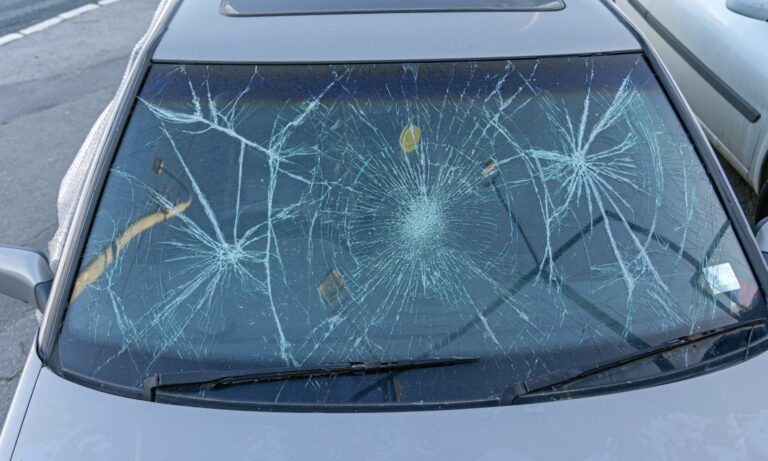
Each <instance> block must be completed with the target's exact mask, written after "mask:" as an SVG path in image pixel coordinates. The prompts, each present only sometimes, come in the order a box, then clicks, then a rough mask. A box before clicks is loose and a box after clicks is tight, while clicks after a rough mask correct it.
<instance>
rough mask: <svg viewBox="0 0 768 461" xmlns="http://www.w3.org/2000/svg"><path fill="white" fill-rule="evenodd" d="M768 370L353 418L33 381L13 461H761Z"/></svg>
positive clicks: (45, 374) (46, 374) (756, 365)
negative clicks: (184, 402) (537, 400)
mask: <svg viewBox="0 0 768 461" xmlns="http://www.w3.org/2000/svg"><path fill="white" fill-rule="evenodd" d="M766 370H768V355H766V354H763V355H760V356H758V357H756V358H754V359H753V360H750V361H748V362H745V363H742V364H740V365H736V366H733V367H730V368H728V369H726V370H722V371H720V372H717V373H710V374H708V375H705V376H701V377H698V378H696V379H690V380H685V381H680V382H677V383H671V384H667V385H664V386H659V387H652V388H647V389H641V390H636V391H629V392H623V393H618V394H610V395H603V396H598V397H592V398H585V399H574V400H565V401H559V402H550V403H541V404H526V405H519V406H505V407H492V408H476V409H464V410H442V411H406V412H384V413H357V414H356V413H277V412H257V411H252V412H249V411H238V410H223V409H206V408H196V407H186V406H177V405H168V404H158V403H152V402H146V401H139V400H135V399H130V398H125V397H119V396H115V395H111V394H107V393H103V392H97V391H94V390H92V389H89V388H86V387H83V386H80V385H78V384H75V383H72V382H69V381H67V380H65V379H63V378H60V377H58V376H57V375H55V374H53V373H52V372H51V371H50V370H48V369H43V371H42V372H41V373H40V378H39V380H38V383H37V386H36V387H35V391H34V395H33V398H32V402H31V404H30V406H29V410H28V411H27V416H26V420H25V422H24V427H23V428H22V432H21V435H20V437H19V441H18V445H17V448H16V451H15V452H14V458H13V459H17V460H26V459H58V460H82V459H157V460H161V459H271V460H278V459H307V458H311V459H317V460H323V459H328V460H335V461H338V460H345V459H361V458H363V459H393V458H394V459H483V460H493V459H499V460H502V459H503V460H508V459H515V460H536V459H543V460H544V459H566V458H567V459H593V460H598V459H599V460H606V459H623V460H630V459H642V460H652V459H723V460H725V459H728V460H733V459H757V458H760V459H763V458H766V457H768V394H766V393H765V386H764V382H765V377H766V375H767V374H768V372H767V371H766ZM725 415H727V416H725ZM547 439H548V440H549V442H546V441H545V440H547Z"/></svg>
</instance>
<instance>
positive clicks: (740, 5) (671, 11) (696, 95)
mask: <svg viewBox="0 0 768 461" xmlns="http://www.w3.org/2000/svg"><path fill="white" fill-rule="evenodd" d="M615 1H616V4H617V5H618V6H619V7H620V8H621V9H622V11H623V12H624V13H626V15H627V17H629V19H630V20H631V21H632V22H633V23H635V24H636V26H637V27H638V29H639V31H640V32H641V33H642V34H644V35H645V36H646V37H647V39H648V40H649V41H650V44H651V45H652V46H653V48H654V49H655V50H656V51H657V52H658V54H659V57H660V58H661V60H662V61H663V62H664V64H665V66H666V67H667V68H668V69H669V71H670V73H671V74H672V77H673V78H674V80H675V82H676V83H677V84H678V85H679V86H680V89H681V90H682V92H683V95H684V96H685V98H686V100H687V101H688V103H689V104H690V105H691V107H692V108H693V112H694V113H695V114H696V116H697V118H698V119H699V122H700V123H701V125H702V126H703V128H704V130H705V132H706V134H707V137H708V138H709V140H710V141H711V142H712V143H713V144H714V145H715V147H716V148H717V150H718V151H719V152H720V153H721V154H722V155H723V157H724V158H725V159H726V160H727V161H728V162H729V163H730V164H731V165H732V166H733V168H734V169H735V170H736V171H737V172H738V173H739V174H740V175H742V176H743V177H744V179H745V180H746V182H747V183H748V184H749V185H750V186H751V187H752V189H754V190H755V191H756V192H757V193H758V199H757V203H756V207H755V208H756V209H755V216H754V219H755V222H758V221H760V220H762V219H763V218H765V217H766V216H768V188H766V187H765V186H766V183H768V162H766V154H768V94H766V91H765V82H766V80H768V59H766V58H768V54H767V53H766V47H765V43H768V27H766V26H765V21H766V20H767V19H768V2H766V1H764V0H704V1H701V0H678V1H674V2H669V1H664V0H615ZM692 24H695V25H696V26H695V27H692V26H691V25H692Z"/></svg>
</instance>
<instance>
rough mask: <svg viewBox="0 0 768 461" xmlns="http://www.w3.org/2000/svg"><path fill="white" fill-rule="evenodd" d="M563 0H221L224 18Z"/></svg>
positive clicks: (525, 7) (503, 6)
mask: <svg viewBox="0 0 768 461" xmlns="http://www.w3.org/2000/svg"><path fill="white" fill-rule="evenodd" d="M562 8H565V4H564V3H563V0H323V1H317V0H223V1H222V4H221V11H222V13H223V14H226V15H228V16H280V15H295V14H343V13H398V12H403V13H408V12H424V11H554V10H560V9H562Z"/></svg>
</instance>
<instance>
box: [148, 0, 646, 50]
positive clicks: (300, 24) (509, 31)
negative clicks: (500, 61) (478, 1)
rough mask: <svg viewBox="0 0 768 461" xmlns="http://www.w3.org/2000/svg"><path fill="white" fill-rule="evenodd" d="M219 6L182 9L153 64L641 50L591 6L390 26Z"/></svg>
mask: <svg viewBox="0 0 768 461" xmlns="http://www.w3.org/2000/svg"><path fill="white" fill-rule="evenodd" d="M218 8H219V1H218V0H199V1H196V2H186V3H182V4H181V5H180V7H179V9H178V11H177V13H176V15H175V16H174V18H173V21H171V24H170V25H169V27H168V30H167V31H166V32H165V35H164V36H163V38H162V40H161V42H160V44H159V45H158V47H157V49H156V50H155V53H154V56H153V60H154V61H162V62H231V63H234V62H261V63H267V62H294V63H295V62H334V63H335V62H345V63H346V62H366V61H376V62H384V61H416V60H430V61H435V60H462V59H476V58H504V57H527V56H549V55H566V54H582V53H595V52H605V53H607V52H618V51H631V50H639V49H640V45H639V43H638V42H637V40H636V39H635V37H634V36H633V35H632V34H631V33H630V31H629V30H627V29H626V28H625V27H623V25H622V24H621V23H620V22H619V21H617V20H616V18H615V17H613V15H612V13H611V12H610V10H609V9H608V8H606V7H605V6H604V5H603V4H602V3H600V2H599V1H590V0H571V1H569V2H568V4H567V6H566V8H565V9H564V10H561V11H547V12H504V13H487V12H474V13H392V14H385V15H384V16H386V22H385V23H383V22H382V21H383V19H382V15H380V14H342V15H300V16H269V17H240V18H237V17H227V16H224V15H221V14H219V13H218ZM585 23H589V24H592V25H593V27H588V28H585V27H583V26H582V25H583V24H585ZM382 24H386V27H382ZM243 37H248V40H249V41H250V43H249V44H244V43H242V39H243Z"/></svg>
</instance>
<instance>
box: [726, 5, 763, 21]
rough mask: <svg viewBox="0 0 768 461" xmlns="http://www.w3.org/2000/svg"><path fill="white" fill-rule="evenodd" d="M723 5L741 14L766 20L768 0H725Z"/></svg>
mask: <svg viewBox="0 0 768 461" xmlns="http://www.w3.org/2000/svg"><path fill="white" fill-rule="evenodd" d="M725 6H727V7H728V9H729V10H731V11H733V12H734V13H738V14H740V15H742V16H747V17H750V18H753V19H759V20H761V21H768V0H727V1H726V2H725Z"/></svg>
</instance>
